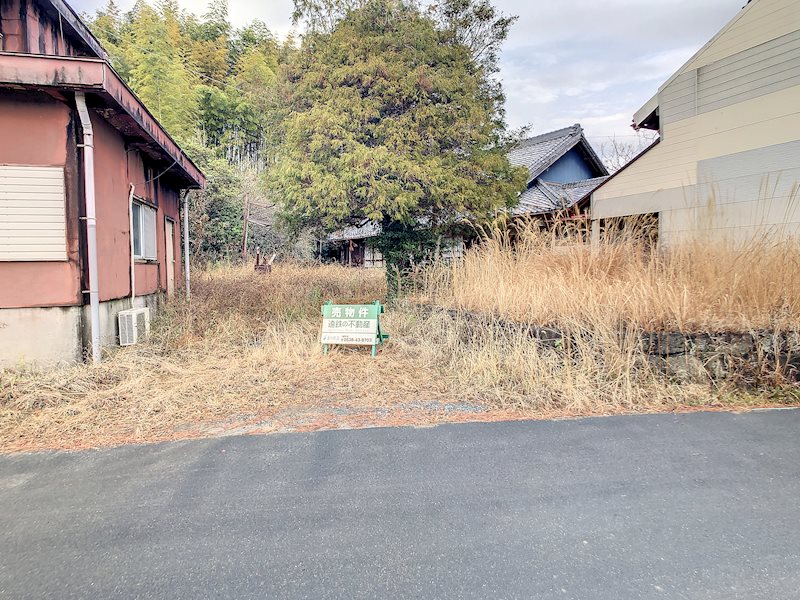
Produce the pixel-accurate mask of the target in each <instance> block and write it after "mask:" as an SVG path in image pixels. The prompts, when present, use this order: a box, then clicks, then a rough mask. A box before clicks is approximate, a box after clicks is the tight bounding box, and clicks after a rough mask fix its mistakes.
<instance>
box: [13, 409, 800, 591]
mask: <svg viewBox="0 0 800 600" xmlns="http://www.w3.org/2000/svg"><path fill="white" fill-rule="evenodd" d="M798 502H800V410H791V411H789V410H785V411H769V412H756V413H750V414H742V415H737V414H721V413H717V414H712V413H703V414H691V415H660V416H631V417H618V418H600V419H585V420H578V421H560V422H520V423H493V424H473V425H447V426H440V427H436V428H431V429H410V428H399V429H369V430H360V431H330V432H321V433H309V434H276V435H267V436H245V437H229V438H220V439H213V440H202V441H192V442H177V443H166V444H158V445H151V446H136V447H126V448H118V449H112V450H103V451H88V452H80V453H72V454H65V453H61V454H58V453H49V454H34V455H17V456H6V457H0V535H1V536H2V538H0V539H1V540H2V545H1V546H0V597H2V598H59V599H66V598H341V599H352V598H454V599H455V598H459V599H460V598H525V599H529V598H558V599H564V598H580V599H587V598H597V599H603V600H616V599H635V598H647V599H650V598H669V599H676V598H703V599H706V598H720V599H725V600H731V599H736V598H747V599H754V598H769V599H791V598H800V511H798Z"/></svg>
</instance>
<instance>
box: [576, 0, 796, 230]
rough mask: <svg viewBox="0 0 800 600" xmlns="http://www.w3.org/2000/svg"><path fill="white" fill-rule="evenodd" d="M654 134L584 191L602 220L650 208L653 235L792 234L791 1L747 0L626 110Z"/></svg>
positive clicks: (793, 113)
mask: <svg viewBox="0 0 800 600" xmlns="http://www.w3.org/2000/svg"><path fill="white" fill-rule="evenodd" d="M634 127H636V128H647V129H654V130H657V131H658V132H659V140H657V142H656V143H655V144H653V145H652V146H650V148H648V149H647V150H646V151H645V152H644V153H642V154H641V155H640V156H639V157H637V158H636V159H635V160H634V161H632V162H631V163H629V165H628V166H626V167H625V168H623V169H622V170H620V171H619V172H617V173H616V174H615V175H614V176H612V177H611V178H610V179H608V180H607V181H606V182H605V183H604V184H603V185H601V186H600V187H598V188H597V189H596V190H595V191H594V193H593V194H592V199H591V214H592V220H593V221H592V225H593V227H592V230H593V237H594V238H595V239H597V237H598V236H599V233H600V231H601V226H602V223H603V220H604V219H608V218H611V217H622V216H627V215H637V214H656V215H657V216H658V222H659V237H660V240H661V241H662V243H666V244H670V243H674V242H676V241H681V240H685V239H687V238H695V239H697V238H701V239H723V238H729V239H733V240H745V239H748V238H751V237H752V236H753V235H754V234H756V235H759V234H763V233H777V234H779V235H797V234H799V233H800V207H799V206H798V204H800V193H799V191H798V188H799V186H800V0H751V1H750V2H749V3H748V4H747V5H746V6H745V7H744V8H743V9H742V10H741V11H740V12H739V14H737V15H736V16H735V17H734V18H733V20H732V21H730V22H729V23H728V24H727V25H726V26H725V27H724V28H723V29H722V31H720V32H719V33H718V34H717V35H716V36H715V37H714V38H713V39H712V40H711V41H710V42H709V43H708V44H706V45H705V46H704V47H703V48H702V49H701V50H700V51H699V52H698V53H697V54H695V55H694V56H693V57H692V58H691V59H690V60H689V61H688V62H687V63H686V64H685V65H684V66H683V67H681V68H680V69H679V70H678V72H677V73H675V74H674V75H673V76H672V77H671V78H670V79H669V80H667V82H666V83H664V85H662V86H661V87H660V88H659V90H658V93H657V94H656V95H655V96H654V97H653V98H652V99H651V100H650V101H649V102H648V103H647V104H646V105H645V106H644V107H642V108H641V109H640V110H639V111H638V112H637V113H636V115H635V116H634Z"/></svg>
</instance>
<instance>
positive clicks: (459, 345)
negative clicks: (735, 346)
mask: <svg viewBox="0 0 800 600" xmlns="http://www.w3.org/2000/svg"><path fill="white" fill-rule="evenodd" d="M543 235H544V234H540V233H539V234H532V233H530V232H527V233H526V232H522V233H521V234H520V239H519V240H518V243H517V244H516V245H515V246H512V245H510V244H509V243H508V240H507V239H505V238H503V237H502V236H501V235H496V236H495V237H494V238H493V239H492V240H490V241H489V242H488V243H486V244H485V245H484V246H481V247H479V248H475V249H473V250H471V251H469V252H468V253H467V254H466V256H465V258H464V259H463V260H462V261H459V262H456V263H453V264H451V265H435V266H433V267H431V268H430V269H428V270H427V271H426V273H425V274H424V276H423V277H422V279H421V285H422V286H423V287H421V289H420V291H419V292H418V295H417V297H415V298H412V299H411V300H410V301H405V302H398V303H396V304H395V305H393V306H392V307H390V309H389V311H388V313H387V314H386V315H385V319H384V329H385V330H387V331H389V332H390V333H391V335H392V337H391V340H390V343H389V345H388V346H387V347H386V348H385V350H384V351H382V352H381V353H380V355H379V356H378V358H377V359H374V360H373V359H371V358H370V357H369V356H368V351H364V350H363V349H342V348H338V349H336V350H334V352H333V353H332V354H331V355H329V356H327V357H325V356H322V353H321V351H320V346H319V343H318V336H319V326H320V312H319V311H320V305H321V304H322V302H323V301H325V300H329V299H330V300H334V301H336V302H338V303H364V302H371V301H372V300H376V299H382V298H384V297H385V293H386V288H385V274H384V273H383V272H382V271H380V270H361V269H348V268H345V267H339V266H333V265H326V266H309V265H305V266H303V265H294V264H280V265H277V266H276V267H275V269H274V270H273V272H272V273H271V274H269V275H260V274H256V273H254V272H252V270H251V269H250V268H248V267H241V266H222V267H213V268H208V269H205V270H203V271H200V272H199V273H198V274H197V275H196V276H195V277H194V279H193V287H192V291H193V295H192V300H191V302H187V301H185V300H184V299H181V298H178V299H175V300H173V301H171V302H169V303H167V304H166V306H165V307H164V309H163V310H162V312H161V314H160V315H159V316H158V318H157V319H156V321H155V323H154V327H153V333H152V335H151V336H150V338H149V339H148V340H147V341H146V342H145V343H143V344H140V345H138V346H134V347H130V348H125V349H113V350H110V351H109V352H108V354H107V356H106V357H105V360H104V361H103V362H102V363H101V364H100V365H96V366H94V365H78V366H73V367H68V368H64V369H59V370H54V371H49V372H42V371H35V370H26V369H15V370H6V371H3V372H2V373H0V448H2V449H5V450H14V449H17V450H19V449H35V448H46V447H84V446H96V445H107V444H116V443H124V442H130V441H151V440H159V439H171V438H174V437H176V436H177V437H180V436H181V435H196V433H191V432H192V431H195V430H194V429H192V428H193V427H194V426H196V425H197V424H204V423H212V424H213V423H220V422H226V423H231V424H234V425H235V424H236V423H241V422H249V421H259V420H264V419H269V418H271V416H273V415H275V414H277V413H279V412H281V411H287V410H289V411H291V410H294V409H302V408H308V407H317V408H326V409H338V408H340V407H343V408H348V407H349V408H354V407H355V408H364V407H374V408H380V409H381V410H390V409H392V408H393V407H398V406H404V405H407V404H409V403H417V404H419V403H433V404H435V403H437V402H439V403H446V402H453V401H461V402H470V403H473V404H475V405H477V406H481V407H485V409H486V410H490V409H495V408H497V409H502V410H506V411H507V410H512V411H516V413H515V414H519V415H520V416H577V415H588V414H611V413H620V412H629V411H652V410H671V409H680V408H687V407H726V408H727V407H731V406H751V405H759V404H792V403H797V401H798V394H797V388H796V387H794V386H793V385H792V384H790V383H788V382H787V381H786V379H785V378H783V377H782V373H776V372H774V371H770V372H769V373H767V374H766V375H765V376H759V377H758V378H757V379H756V380H753V381H748V385H747V390H745V391H743V390H742V389H741V388H737V387H735V386H731V385H728V384H719V383H718V382H715V381H713V380H712V379H711V378H710V377H705V376H703V373H700V374H694V375H693V376H692V377H690V378H688V379H687V378H684V379H680V380H679V379H676V378H670V377H665V376H664V375H663V374H662V373H661V372H660V371H659V370H658V369H656V368H654V366H653V364H652V362H651V361H650V360H649V358H648V356H647V355H646V354H645V353H644V352H643V351H642V348H641V346H640V345H639V344H638V343H637V342H636V340H637V339H638V338H637V336H636V335H620V331H634V332H635V331H643V330H645V329H648V330H651V329H652V330H659V329H676V330H679V331H696V330H704V329H708V330H720V329H736V330H744V331H747V330H751V329H764V328H770V329H776V330H778V329H779V330H782V331H795V332H796V331H797V328H798V315H800V283H798V277H800V269H798V268H797V266H798V262H799V261H798V258H799V257H800V252H798V250H797V247H796V246H794V245H791V244H790V243H788V242H787V243H782V245H775V246H765V247H763V248H762V249H761V250H758V251H756V250H749V251H741V250H733V249H725V248H706V249H702V248H699V247H697V248H686V249H681V250H679V251H676V252H675V253H673V254H655V253H653V252H650V251H649V250H648V249H647V248H645V247H644V246H642V245H641V244H639V245H637V244H636V243H627V244H618V245H617V246H611V245H609V246H608V247H603V248H600V249H595V250H592V249H591V248H589V247H587V246H586V245H585V244H565V243H564V240H563V238H562V239H560V240H553V239H552V238H551V241H550V242H547V241H546V240H545V239H544V237H543ZM537 236H538V237H537ZM419 301H427V302H433V303H435V304H441V305H446V306H451V307H454V308H455V309H457V310H455V311H454V312H452V313H448V312H443V311H436V310H434V311H431V310H423V309H421V308H420V307H419V306H418V304H417V302H419ZM466 309H468V310H470V311H476V312H479V313H483V314H487V315H496V316H498V315H499V316H502V317H503V319H506V320H509V321H515V322H517V323H522V324H535V325H551V326H556V327H558V328H560V329H561V330H564V331H567V332H570V334H571V335H570V336H569V338H568V339H569V340H570V341H569V342H568V343H565V344H562V345H559V344H554V345H544V344H540V343H536V342H535V340H533V339H532V338H531V337H530V336H529V335H528V334H526V333H525V331H524V328H523V329H522V330H521V329H518V328H517V329H515V328H508V327H506V326H504V324H503V322H502V321H501V320H498V319H486V320H484V321H480V322H476V321H475V320H474V319H470V318H469V316H468V315H467V314H466V312H465V310H466ZM487 418H489V417H487Z"/></svg>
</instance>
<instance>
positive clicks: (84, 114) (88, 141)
mask: <svg viewBox="0 0 800 600" xmlns="http://www.w3.org/2000/svg"><path fill="white" fill-rule="evenodd" d="M75 105H76V106H77V107H78V116H79V117H80V120H81V128H82V129H83V143H82V144H79V146H80V147H81V148H83V180H84V185H83V188H84V194H85V196H86V246H87V254H88V256H87V260H88V263H89V313H90V315H91V328H92V331H91V334H92V362H95V363H99V362H100V356H101V354H100V353H101V349H102V348H101V347H100V291H99V286H98V283H97V276H98V274H97V211H96V209H95V195H94V130H93V129H92V121H91V119H90V118H89V110H88V109H87V108H86V96H85V95H84V93H83V92H75Z"/></svg>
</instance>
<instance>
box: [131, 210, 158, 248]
mask: <svg viewBox="0 0 800 600" xmlns="http://www.w3.org/2000/svg"><path fill="white" fill-rule="evenodd" d="M133 257H134V258H138V259H141V260H156V259H157V258H158V257H157V256H156V210H155V209H154V208H153V207H151V206H147V205H146V204H142V203H141V202H137V201H134V202H133Z"/></svg>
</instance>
